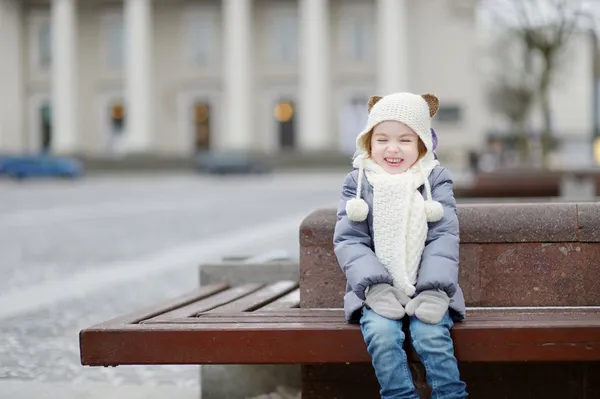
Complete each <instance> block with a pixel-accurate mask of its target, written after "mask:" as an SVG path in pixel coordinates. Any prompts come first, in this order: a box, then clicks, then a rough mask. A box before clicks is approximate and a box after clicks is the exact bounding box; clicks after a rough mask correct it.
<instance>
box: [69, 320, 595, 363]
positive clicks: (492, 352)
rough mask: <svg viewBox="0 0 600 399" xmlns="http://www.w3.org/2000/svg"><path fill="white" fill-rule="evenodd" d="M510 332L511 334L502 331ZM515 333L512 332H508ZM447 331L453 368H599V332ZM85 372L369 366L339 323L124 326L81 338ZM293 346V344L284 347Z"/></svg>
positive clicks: (355, 338) (357, 340) (352, 334)
mask: <svg viewBox="0 0 600 399" xmlns="http://www.w3.org/2000/svg"><path fill="white" fill-rule="evenodd" d="M506 331H509V332H510V331H511V330H506V329H505V332H506ZM513 332H514V330H513ZM527 332H528V334H523V333H522V332H517V334H514V335H512V336H511V335H508V336H506V335H504V334H502V331H499V330H498V329H491V330H490V329H483V330H467V329H465V328H463V329H457V330H453V332H452V335H453V338H454V342H455V353H456V356H457V358H458V359H459V361H471V362H478V361H485V362H502V361H511V362H518V361H598V360H600V334H599V332H600V330H599V329H598V328H565V329H542V330H540V329H531V330H527ZM80 339H81V361H82V364H84V365H96V366H100V365H119V364H298V363H345V362H348V363H357V362H369V361H370V359H369V356H368V353H367V351H366V348H365V344H364V341H363V338H362V335H361V333H360V330H359V328H358V326H356V325H352V326H350V325H347V324H345V323H337V324H336V323H320V324H310V323H304V324H303V323H281V324H273V325H265V324H203V325H198V324H196V325H194V324H189V325H182V324H175V325H168V324H153V325H127V326H125V328H122V329H118V330H100V331H93V330H87V331H85V332H83V333H82V335H81V338H80ZM290 343H293V345H290Z"/></svg>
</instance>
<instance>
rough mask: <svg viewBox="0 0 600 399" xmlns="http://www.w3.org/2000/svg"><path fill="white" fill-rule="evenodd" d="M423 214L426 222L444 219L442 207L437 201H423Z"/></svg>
mask: <svg viewBox="0 0 600 399" xmlns="http://www.w3.org/2000/svg"><path fill="white" fill-rule="evenodd" d="M425 214H426V215H427V221H428V222H437V221H439V220H441V219H442V218H443V217H444V207H443V206H442V204H440V203H439V202H437V201H431V200H428V201H425Z"/></svg>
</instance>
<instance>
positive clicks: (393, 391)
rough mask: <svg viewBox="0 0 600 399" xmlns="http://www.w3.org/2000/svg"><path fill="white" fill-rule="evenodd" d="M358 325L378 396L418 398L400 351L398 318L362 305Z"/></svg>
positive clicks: (399, 323)
mask: <svg viewBox="0 0 600 399" xmlns="http://www.w3.org/2000/svg"><path fill="white" fill-rule="evenodd" d="M360 328H361V331H362V334H363V338H364V340H365V343H366V344H367V350H368V351H369V354H370V355H371V360H372V363H373V368H374V369H375V375H376V377H377V380H378V381H379V385H380V387H381V390H380V395H381V398H382V399H419V396H418V395H417V392H416V390H415V386H414V384H413V380H412V374H411V373H410V369H409V368H408V361H407V359H406V352H405V351H404V347H403V345H404V331H402V320H390V319H386V318H385V317H382V316H379V315H378V314H377V313H375V312H374V311H373V310H371V309H368V308H366V307H365V308H363V314H362V317H361V319H360Z"/></svg>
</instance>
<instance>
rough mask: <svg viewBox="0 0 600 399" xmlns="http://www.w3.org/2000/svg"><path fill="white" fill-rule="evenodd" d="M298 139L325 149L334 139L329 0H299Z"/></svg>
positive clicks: (307, 147)
mask: <svg viewBox="0 0 600 399" xmlns="http://www.w3.org/2000/svg"><path fill="white" fill-rule="evenodd" d="M299 6H300V9H299V18H300V85H299V91H300V95H299V97H300V98H299V104H298V117H299V118H298V119H299V120H298V124H299V143H300V149H301V150H302V151H311V150H325V149H328V148H329V147H330V145H331V144H332V143H333V141H334V137H332V136H333V135H332V134H331V133H330V132H332V131H333V130H332V125H331V121H332V120H333V118H331V112H332V109H333V108H332V107H331V86H330V85H331V79H330V61H329V59H330V52H329V22H330V21H329V1H327V0H300V2H299Z"/></svg>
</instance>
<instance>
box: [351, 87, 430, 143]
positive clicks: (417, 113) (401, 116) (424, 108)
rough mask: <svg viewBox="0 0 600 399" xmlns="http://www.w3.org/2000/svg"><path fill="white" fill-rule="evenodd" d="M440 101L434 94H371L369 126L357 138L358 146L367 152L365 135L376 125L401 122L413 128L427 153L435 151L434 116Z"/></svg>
mask: <svg viewBox="0 0 600 399" xmlns="http://www.w3.org/2000/svg"><path fill="white" fill-rule="evenodd" d="M438 106H439V101H438V99H437V97H436V96H434V95H433V94H423V95H418V94H412V93H394V94H390V95H387V96H385V97H381V96H371V98H370V99H369V104H368V108H369V117H368V119H367V125H366V126H365V128H364V129H363V131H362V132H360V133H359V135H358V136H357V137H356V147H357V149H358V151H360V152H366V151H367V149H366V148H364V146H363V143H362V138H363V137H364V136H365V135H366V134H368V133H369V132H370V131H371V130H372V129H373V128H374V127H375V126H376V125H377V124H379V123H381V122H384V121H398V122H401V123H404V124H405V125H406V126H408V127H410V128H411V129H412V130H414V132H415V133H416V134H417V135H418V136H419V138H420V139H421V140H422V141H423V143H424V144H425V147H426V148H427V151H428V152H431V151H433V138H432V134H431V118H432V117H433V116H434V115H435V113H436V112H437V109H438Z"/></svg>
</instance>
